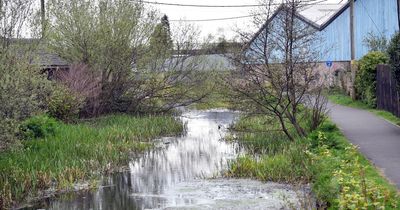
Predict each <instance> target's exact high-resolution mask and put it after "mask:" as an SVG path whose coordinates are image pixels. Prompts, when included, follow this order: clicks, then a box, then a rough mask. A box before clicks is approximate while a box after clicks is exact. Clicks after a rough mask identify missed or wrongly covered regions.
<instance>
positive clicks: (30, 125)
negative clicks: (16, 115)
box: [19, 115, 57, 139]
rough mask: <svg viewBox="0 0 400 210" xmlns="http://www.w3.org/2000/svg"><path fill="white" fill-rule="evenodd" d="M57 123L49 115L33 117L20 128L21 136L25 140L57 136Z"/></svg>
mask: <svg viewBox="0 0 400 210" xmlns="http://www.w3.org/2000/svg"><path fill="white" fill-rule="evenodd" d="M56 124H57V121H56V120H55V119H53V118H51V117H49V116H47V115H38V116H34V117H31V118H29V119H27V120H25V121H24V122H22V123H21V125H20V126H19V130H20V135H21V137H22V138H23V139H36V138H43V137H46V136H51V135H54V134H55V127H56Z"/></svg>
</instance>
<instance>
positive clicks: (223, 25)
mask: <svg viewBox="0 0 400 210" xmlns="http://www.w3.org/2000/svg"><path fill="white" fill-rule="evenodd" d="M148 1H151V2H163V3H178V4H201V5H246V4H258V3H259V0H148ZM339 2H343V3H345V2H347V0H343V1H341V0H326V2H324V3H329V4H330V3H334V4H337V3H339ZM343 3H342V4H343ZM153 6H154V7H155V8H157V9H158V10H159V11H160V12H161V13H165V14H166V15H168V17H169V19H170V20H179V19H187V20H193V19H194V20H198V19H213V18H226V17H236V16H246V15H250V14H252V13H251V11H252V10H255V8H252V7H245V8H199V7H179V6H166V5H153ZM310 15H311V16H312V15H313V14H310ZM251 20H252V18H251V17H250V18H243V19H236V20H224V21H210V22H193V23H195V24H197V25H198V26H199V27H200V29H201V31H202V36H207V35H208V34H212V35H213V36H215V37H220V36H223V35H224V36H225V37H226V38H227V39H231V38H233V37H234V36H235V32H234V31H233V29H234V28H235V27H236V26H237V27H240V28H242V29H247V30H249V31H254V30H256V29H255V27H254V26H251V25H249V23H250V22H251ZM171 26H172V27H173V26H174V23H173V22H171Z"/></svg>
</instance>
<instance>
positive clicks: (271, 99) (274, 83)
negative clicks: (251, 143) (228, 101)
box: [227, 0, 326, 140]
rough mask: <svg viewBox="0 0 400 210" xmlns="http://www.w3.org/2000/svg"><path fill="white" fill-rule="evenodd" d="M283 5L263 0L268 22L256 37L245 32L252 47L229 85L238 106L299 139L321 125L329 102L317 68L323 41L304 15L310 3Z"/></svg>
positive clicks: (292, 1)
mask: <svg viewBox="0 0 400 210" xmlns="http://www.w3.org/2000/svg"><path fill="white" fill-rule="evenodd" d="M283 2H284V3H283V4H282V5H281V6H279V7H278V8H277V7H276V6H275V2H274V1H273V0H266V1H264V4H265V5H266V7H265V8H264V10H263V13H264V17H268V18H269V19H268V21H267V22H266V23H264V25H263V26H262V30H260V31H259V32H258V33H257V34H256V36H255V37H254V38H252V39H250V40H249V37H248V35H246V34H242V37H244V39H246V40H247V42H248V45H247V46H246V47H245V49H244V51H243V52H242V53H241V54H239V55H238V56H237V57H236V63H237V64H238V66H239V68H238V70H237V71H234V72H233V74H232V78H229V79H227V82H228V84H229V85H230V86H231V88H232V90H234V91H233V92H234V97H235V98H236V99H239V100H237V103H238V104H243V103H245V106H243V107H245V108H246V110H247V111H248V112H250V113H256V114H266V115H269V116H272V117H274V118H276V119H277V120H278V121H279V123H280V125H281V126H280V127H281V129H282V131H283V132H284V133H285V134H286V135H287V136H288V138H289V139H291V140H294V139H295V137H294V135H298V136H301V137H304V136H306V135H307V132H308V131H309V130H310V129H314V128H316V127H317V126H318V125H319V124H320V123H321V122H322V119H323V116H324V114H325V112H324V110H325V104H326V100H325V99H324V98H323V95H322V94H321V91H322V85H321V84H319V78H318V72H317V70H316V66H317V62H318V61H319V59H320V57H321V55H322V52H321V51H320V50H319V43H320V42H321V38H320V37H319V36H318V33H317V27H316V26H314V25H313V23H309V22H307V20H306V19H305V18H304V17H303V16H301V15H300V14H299V12H300V11H301V9H302V8H303V7H304V6H305V5H309V4H310V1H303V0H285V1H283ZM255 23H256V24H257V23H259V19H256V20H255ZM310 123H311V124H310Z"/></svg>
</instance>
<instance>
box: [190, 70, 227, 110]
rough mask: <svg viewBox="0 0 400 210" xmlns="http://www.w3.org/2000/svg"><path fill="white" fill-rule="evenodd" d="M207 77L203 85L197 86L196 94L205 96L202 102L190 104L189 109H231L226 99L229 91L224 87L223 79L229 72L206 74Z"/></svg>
mask: <svg viewBox="0 0 400 210" xmlns="http://www.w3.org/2000/svg"><path fill="white" fill-rule="evenodd" d="M207 74H208V76H207V79H206V81H204V84H202V85H199V86H198V88H197V90H196V94H197V95H202V94H207V96H206V97H205V98H203V100H201V101H200V102H198V103H195V104H192V105H191V107H192V108H194V109H197V110H207V109H215V108H225V109H231V108H232V104H231V102H230V100H229V98H228V97H227V96H228V95H229V92H230V90H229V89H228V88H227V87H226V85H225V81H224V79H223V78H224V77H226V75H227V74H229V72H219V71H216V72H207Z"/></svg>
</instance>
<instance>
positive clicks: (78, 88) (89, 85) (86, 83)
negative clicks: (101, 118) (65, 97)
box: [56, 64, 101, 117]
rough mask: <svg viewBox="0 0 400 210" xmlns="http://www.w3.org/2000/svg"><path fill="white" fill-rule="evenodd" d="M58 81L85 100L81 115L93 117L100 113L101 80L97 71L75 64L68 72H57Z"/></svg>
mask: <svg viewBox="0 0 400 210" xmlns="http://www.w3.org/2000/svg"><path fill="white" fill-rule="evenodd" d="M56 80H57V82H59V83H61V84H62V85H64V86H65V87H67V88H68V89H69V90H71V91H73V92H75V93H76V94H77V95H78V96H79V97H82V98H83V100H85V103H84V106H83V107H82V112H83V113H81V114H83V115H84V116H86V117H93V116H95V115H97V114H98V113H99V110H98V109H99V106H100V98H99V96H100V93H101V84H100V82H101V78H100V76H99V75H98V74H97V73H96V71H93V70H92V69H90V68H89V66H88V65H85V64H73V65H71V66H70V68H69V70H68V71H57V73H56Z"/></svg>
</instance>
